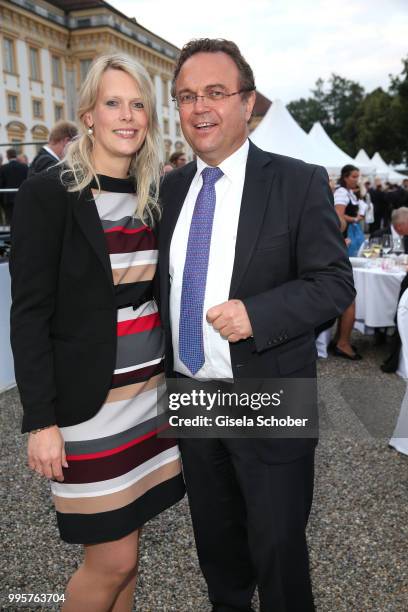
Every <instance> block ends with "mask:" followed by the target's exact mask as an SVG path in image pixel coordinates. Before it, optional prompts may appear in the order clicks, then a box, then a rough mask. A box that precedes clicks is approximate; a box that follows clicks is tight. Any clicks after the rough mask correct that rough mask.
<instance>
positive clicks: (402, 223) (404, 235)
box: [370, 206, 408, 254]
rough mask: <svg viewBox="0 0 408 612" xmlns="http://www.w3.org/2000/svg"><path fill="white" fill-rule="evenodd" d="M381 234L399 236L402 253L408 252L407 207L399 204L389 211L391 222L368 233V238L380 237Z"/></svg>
mask: <svg viewBox="0 0 408 612" xmlns="http://www.w3.org/2000/svg"><path fill="white" fill-rule="evenodd" d="M383 236H392V237H393V238H401V239H402V242H403V246H404V253H406V254H408V207H406V206H401V207H400V208H396V209H395V210H393V211H392V213H391V224H390V225H389V226H388V227H383V228H382V229H379V230H376V231H375V232H372V233H371V234H370V238H382V237H383Z"/></svg>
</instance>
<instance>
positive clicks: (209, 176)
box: [201, 166, 224, 186]
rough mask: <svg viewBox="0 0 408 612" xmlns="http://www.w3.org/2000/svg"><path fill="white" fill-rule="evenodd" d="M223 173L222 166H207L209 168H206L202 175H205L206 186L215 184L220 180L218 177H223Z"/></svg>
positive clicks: (204, 182)
mask: <svg viewBox="0 0 408 612" xmlns="http://www.w3.org/2000/svg"><path fill="white" fill-rule="evenodd" d="M223 174H224V173H223V171H222V170H221V168H217V167H215V168H210V167H209V166H207V168H204V170H203V171H202V173H201V176H202V177H203V184H204V185H205V186H208V185H215V183H216V182H217V181H218V179H220V178H221V177H222V175H223Z"/></svg>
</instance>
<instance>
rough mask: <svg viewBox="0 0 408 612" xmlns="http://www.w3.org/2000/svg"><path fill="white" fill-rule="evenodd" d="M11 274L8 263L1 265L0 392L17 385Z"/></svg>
mask: <svg viewBox="0 0 408 612" xmlns="http://www.w3.org/2000/svg"><path fill="white" fill-rule="evenodd" d="M10 304H11V294H10V273H9V267H8V263H7V262H6V263H0V391H4V389H8V388H9V387H12V386H14V385H15V384H16V380H15V376H14V364H13V355H12V353H11V347H10Z"/></svg>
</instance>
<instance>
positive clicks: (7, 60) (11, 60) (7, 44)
mask: <svg viewBox="0 0 408 612" xmlns="http://www.w3.org/2000/svg"><path fill="white" fill-rule="evenodd" d="M3 58H4V70H5V71H6V72H11V73H12V74H16V72H17V71H16V56H15V50H14V40H12V39H11V38H3Z"/></svg>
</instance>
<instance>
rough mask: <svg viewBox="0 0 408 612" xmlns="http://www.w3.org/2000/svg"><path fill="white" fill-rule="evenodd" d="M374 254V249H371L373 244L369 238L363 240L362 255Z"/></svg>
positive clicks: (369, 255)
mask: <svg viewBox="0 0 408 612" xmlns="http://www.w3.org/2000/svg"><path fill="white" fill-rule="evenodd" d="M372 254H373V251H372V249H371V244H370V241H369V240H364V242H363V246H362V248H361V255H362V256H363V257H367V258H368V257H371V255H372Z"/></svg>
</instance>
